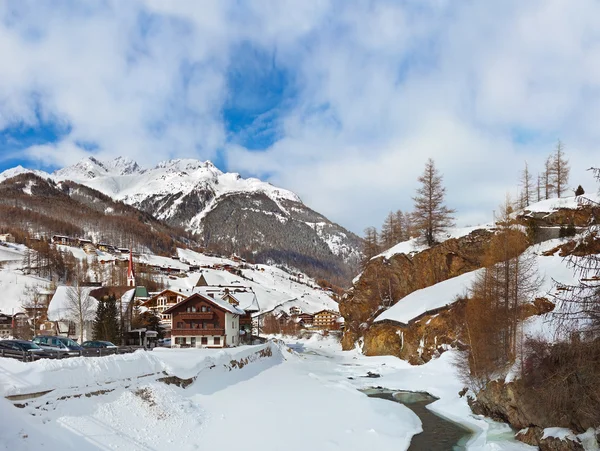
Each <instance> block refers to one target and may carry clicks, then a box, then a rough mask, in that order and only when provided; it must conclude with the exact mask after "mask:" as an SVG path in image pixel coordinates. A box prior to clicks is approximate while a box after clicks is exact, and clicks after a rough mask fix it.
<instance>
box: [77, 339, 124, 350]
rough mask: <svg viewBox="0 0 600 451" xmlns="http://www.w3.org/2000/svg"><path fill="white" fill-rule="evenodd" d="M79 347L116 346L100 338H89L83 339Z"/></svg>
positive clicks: (113, 347)
mask: <svg viewBox="0 0 600 451" xmlns="http://www.w3.org/2000/svg"><path fill="white" fill-rule="evenodd" d="M81 347H83V348H86V349H88V348H108V349H117V348H118V346H117V345H115V344H112V343H111V342H110V341H100V340H90V341H84V342H83V343H81Z"/></svg>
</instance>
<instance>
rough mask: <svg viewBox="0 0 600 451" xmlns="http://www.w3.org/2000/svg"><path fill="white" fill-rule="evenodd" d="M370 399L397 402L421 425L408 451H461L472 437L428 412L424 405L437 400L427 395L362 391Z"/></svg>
mask: <svg viewBox="0 0 600 451" xmlns="http://www.w3.org/2000/svg"><path fill="white" fill-rule="evenodd" d="M363 392H364V393H365V394H366V395H367V396H370V397H372V398H381V399H387V400H388V401H394V402H399V403H401V404H403V405H405V406H406V407H408V408H409V409H410V410H412V411H413V412H414V413H415V414H416V415H417V416H418V417H419V418H420V419H421V422H422V423H423V432H421V433H420V434H417V435H415V436H414V437H413V438H412V440H411V442H410V447H409V448H408V449H409V451H461V450H466V449H467V448H466V444H467V442H468V441H469V438H470V437H471V435H472V432H471V431H469V430H468V429H466V428H464V427H462V426H460V425H458V424H456V423H453V422H451V421H448V420H446V419H444V418H442V417H440V416H438V415H436V414H435V413H433V412H432V411H431V410H429V409H428V408H427V407H426V406H427V405H428V404H431V403H432V402H433V401H435V400H436V398H434V397H433V396H431V395H429V394H428V393H415V392H402V391H391V390H386V389H372V390H364V391H363Z"/></svg>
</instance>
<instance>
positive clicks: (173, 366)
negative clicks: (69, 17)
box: [0, 336, 531, 451]
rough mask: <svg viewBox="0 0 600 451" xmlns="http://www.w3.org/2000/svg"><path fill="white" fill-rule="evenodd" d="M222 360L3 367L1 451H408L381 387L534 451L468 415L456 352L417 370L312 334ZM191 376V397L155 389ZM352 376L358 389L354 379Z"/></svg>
mask: <svg viewBox="0 0 600 451" xmlns="http://www.w3.org/2000/svg"><path fill="white" fill-rule="evenodd" d="M291 341H292V343H290V345H291V347H292V348H293V349H296V350H297V351H298V352H299V353H298V354H296V353H295V352H290V350H289V349H288V348H287V347H285V346H284V345H283V344H282V343H281V342H269V343H267V344H265V345H259V346H245V347H240V348H235V349H226V350H200V349H158V350H155V351H152V352H144V351H138V352H136V353H134V354H128V355H120V356H108V357H102V358H73V359H67V360H57V361H50V360H48V361H44V360H42V361H38V362H33V363H21V362H17V361H14V360H10V359H0V393H1V394H2V395H3V397H4V396H11V395H17V394H21V395H23V394H27V393H35V392H43V391H47V390H53V391H51V392H49V393H46V394H44V395H42V396H40V397H36V398H31V399H20V400H14V398H13V400H12V402H13V403H20V404H26V405H25V407H23V408H21V409H18V408H16V407H14V406H12V405H11V401H8V400H6V399H2V400H0V409H1V410H2V412H3V415H2V418H3V420H2V421H0V449H6V450H29V449H31V450H33V449H40V448H43V449H50V450H54V449H79V450H95V449H128V450H153V449H154V450H159V449H166V448H170V447H173V446H176V447H177V449H178V450H192V449H211V448H219V449H223V450H238V449H246V450H265V451H268V450H273V451H279V450H282V449H287V450H298V451H300V450H302V451H304V450H306V449H316V450H364V449H378V450H390V451H391V450H394V451H397V450H402V449H407V447H408V444H409V441H410V438H411V437H412V435H414V434H416V433H419V432H420V431H421V422H420V420H419V419H418V417H417V416H416V415H415V414H414V413H412V412H411V411H410V410H409V409H407V408H406V407H404V406H403V405H401V404H398V403H393V402H390V401H387V400H382V399H374V398H369V397H367V396H365V395H364V394H363V393H361V392H359V391H358V390H359V389H364V388H368V387H371V386H372V385H373V379H369V378H365V377H363V376H364V375H366V373H367V371H371V372H375V373H378V374H380V375H381V377H380V378H378V379H377V380H376V383H377V385H381V386H384V387H387V388H391V389H394V390H396V389H398V390H414V391H428V392H430V393H431V394H433V395H434V396H437V397H439V398H440V399H439V400H438V401H436V402H434V403H433V404H431V409H432V410H433V411H435V412H437V413H438V414H440V415H442V416H445V417H447V418H450V419H452V420H454V421H457V422H461V423H463V424H464V425H467V426H468V427H469V428H470V429H472V430H473V431H474V432H475V434H474V436H473V438H472V439H471V440H470V442H469V445H468V446H469V449H472V450H512V449H514V450H525V449H531V448H528V447H526V446H524V445H521V444H518V443H516V442H514V441H506V439H505V438H503V439H502V440H501V441H498V440H497V439H495V438H494V435H495V434H496V433H497V432H498V431H500V432H502V433H506V428H503V427H502V426H500V425H498V424H497V423H493V422H489V421H487V420H483V419H482V418H479V417H475V416H473V415H472V414H471V412H470V410H469V408H468V406H467V404H466V401H465V400H464V398H460V397H459V396H458V391H459V390H460V389H461V388H462V385H461V383H460V381H459V380H458V378H457V377H456V375H455V371H454V368H453V366H452V358H453V355H452V353H450V352H448V353H445V354H443V355H442V357H441V358H439V359H437V360H433V361H432V362H430V363H429V364H427V365H423V366H417V367H413V366H410V365H409V364H408V363H406V362H404V361H401V360H399V359H397V358H395V357H365V356H362V355H361V354H360V352H359V351H358V350H355V351H349V352H342V351H340V347H339V344H338V343H337V342H335V341H334V340H333V339H332V338H322V337H320V336H313V337H312V338H311V339H309V340H302V341H297V340H291ZM165 373H166V374H168V375H172V376H178V377H180V378H182V379H188V378H192V377H194V378H195V380H194V382H193V383H192V384H191V385H189V386H188V387H187V388H185V389H184V388H180V387H177V386H175V385H166V384H165V383H163V382H161V381H159V380H158V379H159V378H162V377H164V376H165ZM350 378H351V379H350Z"/></svg>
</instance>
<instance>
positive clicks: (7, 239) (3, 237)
mask: <svg viewBox="0 0 600 451" xmlns="http://www.w3.org/2000/svg"><path fill="white" fill-rule="evenodd" d="M0 241H1V242H3V243H14V242H15V237H14V236H13V235H12V234H11V233H2V234H0Z"/></svg>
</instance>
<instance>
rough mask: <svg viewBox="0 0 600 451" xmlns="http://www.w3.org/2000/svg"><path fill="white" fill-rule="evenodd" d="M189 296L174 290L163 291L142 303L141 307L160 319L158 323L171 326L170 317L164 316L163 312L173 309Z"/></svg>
mask: <svg viewBox="0 0 600 451" xmlns="http://www.w3.org/2000/svg"><path fill="white" fill-rule="evenodd" d="M188 296H189V293H188V294H184V293H181V292H179V291H176V290H168V289H167V290H163V291H161V292H160V293H157V294H155V295H154V296H152V297H150V299H148V300H147V301H145V302H143V303H142V306H144V307H146V308H148V309H149V310H151V311H152V312H153V313H154V314H155V315H156V316H158V317H159V318H160V322H161V323H163V325H168V326H170V325H171V315H169V314H165V313H164V311H165V310H167V309H168V308H171V307H173V306H174V305H175V304H178V303H179V302H181V301H183V300H184V299H186V298H187V297H188Z"/></svg>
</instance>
